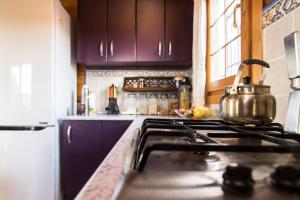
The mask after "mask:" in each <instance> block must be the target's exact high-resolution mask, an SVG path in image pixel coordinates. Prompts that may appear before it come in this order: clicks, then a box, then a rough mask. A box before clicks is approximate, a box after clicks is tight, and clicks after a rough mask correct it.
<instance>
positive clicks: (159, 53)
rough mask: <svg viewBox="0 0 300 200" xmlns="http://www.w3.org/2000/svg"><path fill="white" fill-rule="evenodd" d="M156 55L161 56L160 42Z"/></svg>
mask: <svg viewBox="0 0 300 200" xmlns="http://www.w3.org/2000/svg"><path fill="white" fill-rule="evenodd" d="M158 55H159V56H161V41H159V42H158Z"/></svg>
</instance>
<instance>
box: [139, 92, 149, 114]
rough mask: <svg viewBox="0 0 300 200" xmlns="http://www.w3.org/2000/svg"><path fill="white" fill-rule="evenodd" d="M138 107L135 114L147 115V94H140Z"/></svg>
mask: <svg viewBox="0 0 300 200" xmlns="http://www.w3.org/2000/svg"><path fill="white" fill-rule="evenodd" d="M139 100H140V101H139V107H138V109H137V114H140V115H147V114H148V98H147V94H140V99H139Z"/></svg>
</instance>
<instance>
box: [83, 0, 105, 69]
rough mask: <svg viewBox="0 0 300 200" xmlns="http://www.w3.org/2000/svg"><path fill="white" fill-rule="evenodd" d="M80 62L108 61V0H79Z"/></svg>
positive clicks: (93, 63)
mask: <svg viewBox="0 0 300 200" xmlns="http://www.w3.org/2000/svg"><path fill="white" fill-rule="evenodd" d="M77 33H78V42H77V45H78V46H77V49H78V52H77V53H78V55H77V57H78V62H79V63H82V64H86V65H97V64H99V63H103V62H106V45H107V0H78V30H77Z"/></svg>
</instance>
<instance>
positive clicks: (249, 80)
mask: <svg viewBox="0 0 300 200" xmlns="http://www.w3.org/2000/svg"><path fill="white" fill-rule="evenodd" d="M242 79H243V84H244V85H250V84H251V77H250V76H245V77H244V78H242Z"/></svg>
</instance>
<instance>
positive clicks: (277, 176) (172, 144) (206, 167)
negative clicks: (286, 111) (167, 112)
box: [117, 119, 300, 200]
mask: <svg viewBox="0 0 300 200" xmlns="http://www.w3.org/2000/svg"><path fill="white" fill-rule="evenodd" d="M299 191H300V135H297V134H286V133H285V132H284V130H283V127H282V126H281V125H280V124H276V123H272V124H267V125H261V126H250V125H249V126H247V125H236V124H230V123H226V122H223V121H218V120H198V121H194V120H169V119H146V120H145V121H144V122H143V125H142V127H141V129H140V131H139V135H138V138H137V143H136V146H135V153H134V156H133V160H132V169H131V170H130V171H129V172H128V174H127V175H126V178H125V181H124V184H123V186H122V189H121V190H120V193H119V195H118V197H117V199H120V200H123V199H130V200H134V199H144V200H148V199H149V200H150V199H151V200H153V199H157V200H160V199H164V200H169V199H170V200H171V199H172V200H177V199H178V200H185V199H189V200H191V199H197V200H199V199H209V200H212V199H214V200H218V199H272V200H277V199H278V200H279V199H286V198H290V199H300V193H299Z"/></svg>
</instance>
